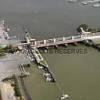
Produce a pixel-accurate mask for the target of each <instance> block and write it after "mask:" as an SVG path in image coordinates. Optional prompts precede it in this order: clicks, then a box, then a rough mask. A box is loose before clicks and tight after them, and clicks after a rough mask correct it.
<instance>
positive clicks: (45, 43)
mask: <svg viewBox="0 0 100 100" xmlns="http://www.w3.org/2000/svg"><path fill="white" fill-rule="evenodd" d="M88 39H90V40H94V39H100V32H97V33H91V34H84V35H76V36H69V37H60V38H53V39H47V40H46V39H45V40H40V41H36V40H35V39H34V40H33V41H32V39H29V38H27V39H26V43H20V44H18V45H27V44H30V45H31V47H33V48H40V47H49V46H54V45H61V44H68V43H74V42H79V41H83V40H88Z"/></svg>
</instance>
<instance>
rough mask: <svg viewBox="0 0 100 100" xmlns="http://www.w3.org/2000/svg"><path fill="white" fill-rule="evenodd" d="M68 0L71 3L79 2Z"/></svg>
mask: <svg viewBox="0 0 100 100" xmlns="http://www.w3.org/2000/svg"><path fill="white" fill-rule="evenodd" d="M67 2H69V3H75V2H77V0H68V1H67Z"/></svg>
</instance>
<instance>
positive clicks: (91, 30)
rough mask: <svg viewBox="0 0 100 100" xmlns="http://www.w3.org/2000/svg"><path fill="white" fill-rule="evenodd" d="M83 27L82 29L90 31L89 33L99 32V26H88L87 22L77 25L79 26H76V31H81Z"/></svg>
mask: <svg viewBox="0 0 100 100" xmlns="http://www.w3.org/2000/svg"><path fill="white" fill-rule="evenodd" d="M80 28H83V30H84V31H86V32H91V33H96V32H100V28H97V29H96V28H90V27H89V26H88V25H87V24H81V25H79V27H78V28H77V32H81V29H80Z"/></svg>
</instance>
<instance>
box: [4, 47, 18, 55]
mask: <svg viewBox="0 0 100 100" xmlns="http://www.w3.org/2000/svg"><path fill="white" fill-rule="evenodd" d="M4 50H5V52H6V53H14V52H17V51H18V48H17V47H13V46H12V45H9V46H6V47H5V48H4Z"/></svg>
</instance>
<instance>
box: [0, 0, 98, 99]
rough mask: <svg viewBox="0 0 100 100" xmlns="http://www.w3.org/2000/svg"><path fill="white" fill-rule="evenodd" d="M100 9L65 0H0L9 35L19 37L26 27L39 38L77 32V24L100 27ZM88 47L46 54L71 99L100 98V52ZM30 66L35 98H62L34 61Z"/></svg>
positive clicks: (0, 12)
mask: <svg viewBox="0 0 100 100" xmlns="http://www.w3.org/2000/svg"><path fill="white" fill-rule="evenodd" d="M99 12H100V8H92V7H89V6H83V5H81V4H79V3H75V4H71V3H68V2H67V1H66V0H1V1H0V19H5V20H6V21H7V24H8V25H9V27H10V29H11V32H10V35H17V36H18V37H19V38H23V36H24V35H25V34H24V33H23V28H27V29H28V30H29V31H30V32H31V35H32V36H33V38H36V39H44V38H52V37H59V36H67V35H71V34H76V28H77V27H78V26H79V25H80V24H82V23H86V24H88V25H89V26H91V27H97V28H99V27H100V22H99V20H100V13H99ZM80 47H81V46H78V47H74V48H80ZM69 48H73V47H69ZM82 48H84V46H82ZM86 49H87V51H88V52H87V53H86V54H55V53H53V54H43V56H44V58H45V59H46V60H47V62H48V64H49V66H50V67H51V69H52V71H53V72H54V73H55V76H56V78H57V80H58V82H59V84H60V86H61V88H62V90H63V91H64V92H65V93H68V94H69V95H70V97H71V99H72V100H99V99H100V95H99V93H100V86H99V85H100V77H99V75H100V66H99V65H100V63H99V62H100V61H99V57H100V52H97V50H94V49H92V48H87V47H86ZM28 70H29V71H30V72H31V73H32V74H31V76H30V77H28V78H26V79H25V80H26V85H27V89H28V90H29V93H30V94H31V96H32V98H33V100H59V97H60V96H61V93H60V91H59V90H58V88H57V86H56V85H55V84H49V83H46V82H45V81H44V79H43V78H42V75H41V74H40V73H39V71H38V69H37V68H36V67H35V66H34V65H33V67H31V68H30V69H28Z"/></svg>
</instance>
